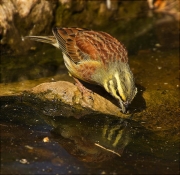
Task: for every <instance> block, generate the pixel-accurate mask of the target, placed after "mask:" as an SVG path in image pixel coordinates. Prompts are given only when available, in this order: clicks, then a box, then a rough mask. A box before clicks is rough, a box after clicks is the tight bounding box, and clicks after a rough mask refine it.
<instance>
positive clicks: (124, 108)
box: [119, 100, 129, 114]
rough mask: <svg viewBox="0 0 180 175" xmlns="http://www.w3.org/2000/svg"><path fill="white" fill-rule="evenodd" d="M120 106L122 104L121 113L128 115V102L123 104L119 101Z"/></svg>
mask: <svg viewBox="0 0 180 175" xmlns="http://www.w3.org/2000/svg"><path fill="white" fill-rule="evenodd" d="M119 104H120V108H121V111H122V113H124V114H125V113H126V112H127V108H128V104H129V103H127V102H123V101H121V100H120V101H119Z"/></svg>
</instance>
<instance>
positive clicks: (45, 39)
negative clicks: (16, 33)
mask: <svg viewBox="0 0 180 175" xmlns="http://www.w3.org/2000/svg"><path fill="white" fill-rule="evenodd" d="M25 38H28V39H30V40H33V41H38V42H43V43H48V44H51V45H53V46H55V47H57V48H59V44H58V42H57V41H56V38H55V37H54V36H25Z"/></svg>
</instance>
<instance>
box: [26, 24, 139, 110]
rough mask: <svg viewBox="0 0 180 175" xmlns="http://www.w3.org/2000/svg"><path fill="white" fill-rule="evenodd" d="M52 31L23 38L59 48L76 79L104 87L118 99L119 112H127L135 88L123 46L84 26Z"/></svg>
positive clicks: (107, 36) (108, 36) (54, 28)
mask: <svg viewBox="0 0 180 175" xmlns="http://www.w3.org/2000/svg"><path fill="white" fill-rule="evenodd" d="M52 33H53V36H26V38H29V39H31V40H35V41H39V42H43V43H48V44H51V45H53V46H55V47H56V48H58V49H61V51H62V54H63V59H64V63H65V66H66V68H67V69H68V71H69V73H70V75H71V76H72V77H73V78H74V79H75V80H76V82H80V81H84V82H87V83H90V84H95V85H99V86H101V87H103V88H104V89H105V90H106V91H107V92H108V93H109V94H111V96H113V97H114V98H115V99H116V100H117V101H118V103H119V107H120V111H121V112H122V113H127V108H128V106H129V104H130V103H131V102H132V100H133V99H134V97H135V95H136V93H137V88H136V87H135V81H134V77H133V73H132V71H131V70H130V67H129V64H128V55H127V51H126V48H125V47H124V45H123V44H122V43H120V42H119V41H118V40H117V39H116V38H114V37H112V36H111V35H110V34H108V33H106V32H102V31H94V30H90V29H85V28H78V27H53V29H52ZM79 80H80V81H79Z"/></svg>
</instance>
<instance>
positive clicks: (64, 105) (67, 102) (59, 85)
mask: <svg viewBox="0 0 180 175" xmlns="http://www.w3.org/2000/svg"><path fill="white" fill-rule="evenodd" d="M23 101H29V102H31V103H33V105H34V104H35V103H36V105H37V106H41V107H40V108H43V109H42V111H44V113H45V114H47V115H50V116H58V115H59V116H60V115H63V116H64V115H65V116H67V117H68V116H72V115H73V116H76V117H80V116H83V115H85V114H89V113H92V112H98V113H104V114H110V115H115V116H119V117H122V118H127V117H128V115H125V114H122V113H121V112H120V108H119V107H118V106H116V105H115V104H113V102H111V101H109V100H108V99H106V98H104V97H102V96H100V95H99V94H97V93H94V92H92V93H89V94H88V95H87V94H84V93H83V94H82V93H81V92H80V91H79V90H78V88H77V86H75V85H74V84H73V83H70V82H67V81H58V82H51V83H42V84H40V85H38V86H36V87H34V88H32V89H31V90H29V91H26V92H25V93H24V95H23ZM36 105H35V106H36ZM46 109H48V110H46ZM49 109H50V110H49ZM75 111H76V112H75Z"/></svg>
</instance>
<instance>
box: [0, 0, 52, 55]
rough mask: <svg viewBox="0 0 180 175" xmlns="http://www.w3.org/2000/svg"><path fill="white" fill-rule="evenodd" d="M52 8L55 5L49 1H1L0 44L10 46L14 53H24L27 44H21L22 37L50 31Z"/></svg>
mask: <svg viewBox="0 0 180 175" xmlns="http://www.w3.org/2000/svg"><path fill="white" fill-rule="evenodd" d="M54 8H55V3H54V2H53V3H52V2H50V1H38V0H29V1H24V0H11V1H7V0H1V1H0V38H2V39H1V44H4V45H8V46H10V48H11V49H12V50H14V51H15V52H16V53H22V52H24V51H26V50H27V49H28V48H29V47H28V45H29V43H27V42H26V43H25V42H23V41H22V36H23V35H28V34H29V35H32V34H34V35H35V34H40V33H41V32H42V31H48V30H49V31H51V23H52V20H53V10H54ZM27 31H28V33H27Z"/></svg>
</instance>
